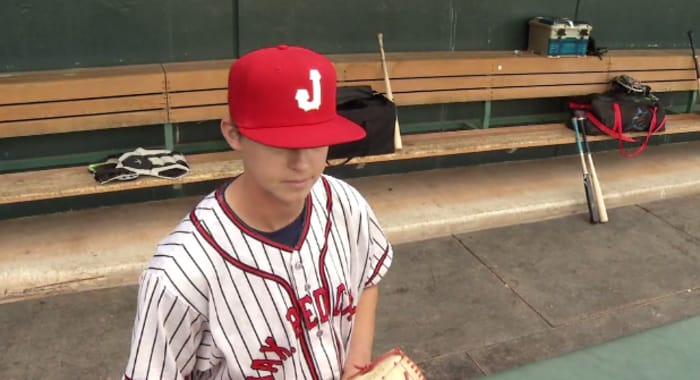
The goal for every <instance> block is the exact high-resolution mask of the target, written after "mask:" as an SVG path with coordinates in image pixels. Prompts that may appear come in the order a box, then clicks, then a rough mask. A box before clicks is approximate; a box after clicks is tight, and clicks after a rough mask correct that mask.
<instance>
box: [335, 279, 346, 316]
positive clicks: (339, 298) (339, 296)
mask: <svg viewBox="0 0 700 380" xmlns="http://www.w3.org/2000/svg"><path fill="white" fill-rule="evenodd" d="M344 293H345V284H340V285H338V289H337V290H336V292H335V305H334V306H333V316H338V315H340V312H341V305H342V304H343V294H344Z"/></svg>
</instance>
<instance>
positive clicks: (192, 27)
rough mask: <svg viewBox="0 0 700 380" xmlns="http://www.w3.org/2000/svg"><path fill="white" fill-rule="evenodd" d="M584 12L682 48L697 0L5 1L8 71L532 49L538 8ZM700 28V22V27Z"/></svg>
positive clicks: (699, 15) (608, 29) (699, 16)
mask: <svg viewBox="0 0 700 380" xmlns="http://www.w3.org/2000/svg"><path fill="white" fill-rule="evenodd" d="M542 15H557V16H565V17H571V18H574V17H577V18H578V19H581V20H586V21H589V22H591V23H592V24H593V25H594V31H593V34H594V36H595V37H596V38H597V39H598V40H599V41H600V43H601V45H604V46H607V47H610V48H647V47H659V48H679V47H685V46H687V41H686V38H685V31H686V30H688V28H692V27H693V26H697V28H698V29H700V22H699V21H698V20H700V4H698V1H697V0H675V1H673V0H668V1H653V0H578V1H577V0H559V1H551V0H520V1H518V0H490V1H489V0H461V1H460V0H352V1H347V0H286V1H285V0H197V1H195V0H189V1H188V0H70V1H49V0H3V1H2V2H0V36H1V39H0V57H2V59H1V60H0V71H5V72H7V71H25V70H41V69H53V68H67V67H76V66H82V67H85V66H98V65H99V66H104V65H119V64H134V63H148V62H164V61H186V60H201V59H214V58H231V57H236V56H238V55H239V54H241V53H245V52H247V51H250V50H251V49H254V48H257V47H260V46H264V45H270V44H277V43H279V42H281V41H284V42H286V43H292V44H303V45H306V46H309V47H311V48H313V49H316V50H319V51H321V52H324V53H349V52H367V51H376V39H375V34H376V33H377V32H379V31H382V32H384V33H385V39H386V44H387V50H388V51H392V50H450V49H456V50H490V49H493V50H508V49H525V48H526V40H527V25H526V21H527V20H528V19H529V18H530V17H532V16H542ZM699 31H700V30H699Z"/></svg>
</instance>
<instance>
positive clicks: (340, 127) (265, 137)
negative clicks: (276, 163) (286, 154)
mask: <svg viewBox="0 0 700 380" xmlns="http://www.w3.org/2000/svg"><path fill="white" fill-rule="evenodd" d="M238 130H239V131H240V132H241V134H243V136H245V137H247V138H249V139H251V140H253V141H255V142H258V143H260V144H263V145H267V146H271V147H275V148H286V149H305V148H318V147H322V146H330V145H337V144H342V143H346V142H351V141H357V140H360V139H362V138H364V137H365V136H366V132H365V130H364V128H362V127H360V126H359V125H357V124H355V123H353V122H352V121H350V120H348V119H346V118H344V117H342V116H340V115H338V116H336V117H335V118H333V119H331V120H329V121H325V122H322V123H316V124H310V125H309V124H307V125H294V126H284V127H265V128H260V127H256V128H246V127H243V126H238Z"/></svg>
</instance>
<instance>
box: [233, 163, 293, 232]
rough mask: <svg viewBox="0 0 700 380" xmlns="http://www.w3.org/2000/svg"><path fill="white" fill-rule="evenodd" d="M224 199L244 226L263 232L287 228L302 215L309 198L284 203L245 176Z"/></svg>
mask: <svg viewBox="0 0 700 380" xmlns="http://www.w3.org/2000/svg"><path fill="white" fill-rule="evenodd" d="M224 199H225V200H226V203H228V205H229V206H230V207H231V209H232V210H233V211H234V212H235V213H236V215H237V216H238V218H240V219H241V220H242V221H243V222H245V224H247V225H248V226H250V227H252V228H254V229H256V230H259V231H263V232H274V231H277V230H279V229H281V228H283V227H286V226H288V225H289V224H290V223H292V222H293V221H294V219H296V218H297V217H298V216H299V214H301V212H302V210H303V208H304V204H305V202H306V198H304V199H302V200H300V201H299V202H297V203H294V204H292V203H288V202H283V201H281V200H279V199H277V198H275V197H273V196H271V195H270V194H269V193H267V192H265V191H264V190H262V189H261V188H259V186H256V185H255V183H254V181H250V180H249V179H248V178H246V176H245V173H244V174H242V175H241V176H239V177H238V178H237V179H236V180H235V181H233V182H232V183H231V184H230V185H229V186H227V187H226V192H225V193H224Z"/></svg>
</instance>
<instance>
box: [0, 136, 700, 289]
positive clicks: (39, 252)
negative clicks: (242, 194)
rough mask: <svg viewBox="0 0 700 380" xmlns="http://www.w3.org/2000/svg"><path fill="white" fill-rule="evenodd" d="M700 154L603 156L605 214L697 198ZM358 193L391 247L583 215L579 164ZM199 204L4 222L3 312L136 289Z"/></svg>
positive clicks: (657, 150)
mask: <svg viewBox="0 0 700 380" xmlns="http://www.w3.org/2000/svg"><path fill="white" fill-rule="evenodd" d="M698 152H700V142H693V143H679V144H672V145H665V146H659V147H652V148H649V149H648V150H647V151H645V152H644V153H643V154H642V155H640V156H638V157H635V158H633V159H628V158H624V157H622V156H620V154H619V153H618V152H606V153H600V154H596V156H595V162H596V167H597V169H598V174H599V177H600V181H601V184H602V187H603V193H604V194H605V200H606V203H607V205H608V207H610V208H612V207H619V206H625V205H630V204H637V203H644V202H649V201H655V200H660V199H664V198H669V197H678V196H683V195H689V194H695V193H700V154H698ZM351 183H353V184H354V185H355V186H356V187H357V188H358V189H359V190H360V191H362V192H363V193H364V194H365V196H366V197H367V198H368V200H369V202H370V203H371V204H372V206H373V208H374V209H375V212H376V213H377V215H378V217H379V219H380V220H381V222H382V224H383V226H384V228H385V231H386V233H387V235H388V236H389V238H390V239H391V240H392V241H393V242H394V244H400V243H407V242H412V241H418V240H424V239H429V238H434V237H440V236H446V235H450V234H454V233H462V232H469V231H475V230H480V229H487V228H493V227H500V226H506V225H512V224H518V223H526V222H533V221H538V220H544V219H551V218H556V217H560V216H564V215H568V214H573V213H584V212H586V206H585V202H584V195H583V189H582V180H581V169H580V163H579V158H578V156H571V157H563V158H552V159H545V160H534V161H523V162H512V163H499V164H491V165H481V166H469V167H461V168H454V169H441V170H432V171H426V172H415V173H408V174H401V175H385V176H377V177H371V178H359V179H354V180H352V181H351ZM198 200H199V197H197V198H182V199H175V200H168V201H163V202H154V203H141V204H136V205H124V206H117V207H109V208H100V209H93V210H86V211H79V212H69V213H63V214H56V215H47V216H42V217H32V218H22V219H16V220H8V221H0V302H10V301H13V300H18V299H24V298H28V297H34V296H40V295H46V294H55V293H62V292H71V291H77V290H84V289H91V288H98V287H108V286H117V285H124V284H133V283H135V282H136V280H137V278H138V274H139V273H140V272H141V270H142V268H143V267H144V265H145V263H146V261H147V260H148V259H149V258H150V256H151V255H152V254H153V250H154V247H155V245H156V243H157V242H158V240H160V239H161V238H162V237H163V236H164V235H165V234H167V233H168V231H169V230H170V229H171V228H173V227H174V225H175V224H176V223H177V222H178V221H179V219H180V218H182V217H183V216H184V215H185V214H186V213H187V212H188V210H189V209H190V208H191V207H192V206H193V205H194V204H195V203H196V202H197V201H198ZM581 218H582V220H583V221H585V219H586V216H584V215H582V216H581ZM601 228H603V227H602V226H601Z"/></svg>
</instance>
